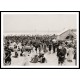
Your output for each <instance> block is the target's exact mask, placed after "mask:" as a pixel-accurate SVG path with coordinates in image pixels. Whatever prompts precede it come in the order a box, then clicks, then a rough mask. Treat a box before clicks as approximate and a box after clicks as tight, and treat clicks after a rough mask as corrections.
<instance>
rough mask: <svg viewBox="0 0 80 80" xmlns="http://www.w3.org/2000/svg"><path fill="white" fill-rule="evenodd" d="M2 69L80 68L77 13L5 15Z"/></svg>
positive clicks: (3, 18)
mask: <svg viewBox="0 0 80 80" xmlns="http://www.w3.org/2000/svg"><path fill="white" fill-rule="evenodd" d="M1 16H2V19H1V20H2V22H1V23H2V25H1V27H2V43H1V44H2V53H1V65H2V66H1V67H2V68H38V67H39V68H44V67H45V68H46V67H47V68H48V67H49V68H65V67H66V68H76V67H78V65H79V64H78V62H79V61H78V59H79V54H78V35H79V34H78V28H79V25H78V22H79V15H78V12H2V13H1Z"/></svg>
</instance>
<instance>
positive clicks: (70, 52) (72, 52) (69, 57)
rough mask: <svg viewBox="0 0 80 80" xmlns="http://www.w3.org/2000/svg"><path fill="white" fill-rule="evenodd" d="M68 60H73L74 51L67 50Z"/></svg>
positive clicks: (71, 49)
mask: <svg viewBox="0 0 80 80" xmlns="http://www.w3.org/2000/svg"><path fill="white" fill-rule="evenodd" d="M68 54H69V55H68V58H67V59H68V60H73V57H74V49H73V48H69V49H68Z"/></svg>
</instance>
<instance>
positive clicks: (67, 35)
mask: <svg viewBox="0 0 80 80" xmlns="http://www.w3.org/2000/svg"><path fill="white" fill-rule="evenodd" d="M57 39H58V40H76V29H69V30H67V31H65V32H63V33H61V34H60V35H58V36H57Z"/></svg>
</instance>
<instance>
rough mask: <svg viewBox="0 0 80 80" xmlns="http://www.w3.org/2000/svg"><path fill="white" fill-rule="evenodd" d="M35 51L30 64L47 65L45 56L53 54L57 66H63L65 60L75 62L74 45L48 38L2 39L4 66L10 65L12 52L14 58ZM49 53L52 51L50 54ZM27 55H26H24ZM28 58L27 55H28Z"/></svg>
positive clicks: (8, 37) (17, 37) (22, 37)
mask: <svg viewBox="0 0 80 80" xmlns="http://www.w3.org/2000/svg"><path fill="white" fill-rule="evenodd" d="M33 49H35V52H36V54H35V55H34V56H33V57H31V60H30V62H31V63H38V62H40V63H47V62H48V60H47V59H46V58H45V56H44V55H45V54H46V53H47V52H48V53H49V54H55V53H56V56H57V59H58V64H61V65H62V64H63V63H64V62H65V60H66V59H67V61H68V62H72V61H73V59H75V60H76V43H73V42H71V43H68V42H66V41H58V40H56V39H55V38H50V37H42V36H41V37H34V36H32V37H30V36H5V37H4V65H11V55H12V53H11V52H14V53H15V55H14V58H18V56H19V54H18V51H20V56H25V55H24V52H28V54H31V52H32V51H33ZM51 51H53V52H52V53H51ZM26 54H27V53H26ZM28 56H29V55H28Z"/></svg>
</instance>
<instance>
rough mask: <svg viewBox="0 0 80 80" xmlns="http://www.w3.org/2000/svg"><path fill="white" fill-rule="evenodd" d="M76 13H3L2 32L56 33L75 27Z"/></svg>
mask: <svg viewBox="0 0 80 80" xmlns="http://www.w3.org/2000/svg"><path fill="white" fill-rule="evenodd" d="M76 27H77V23H76V14H4V15H3V28H4V29H3V30H4V33H32V34H36V33H39V34H44V33H46V34H48V33H58V32H61V31H63V30H64V29H71V28H76Z"/></svg>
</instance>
